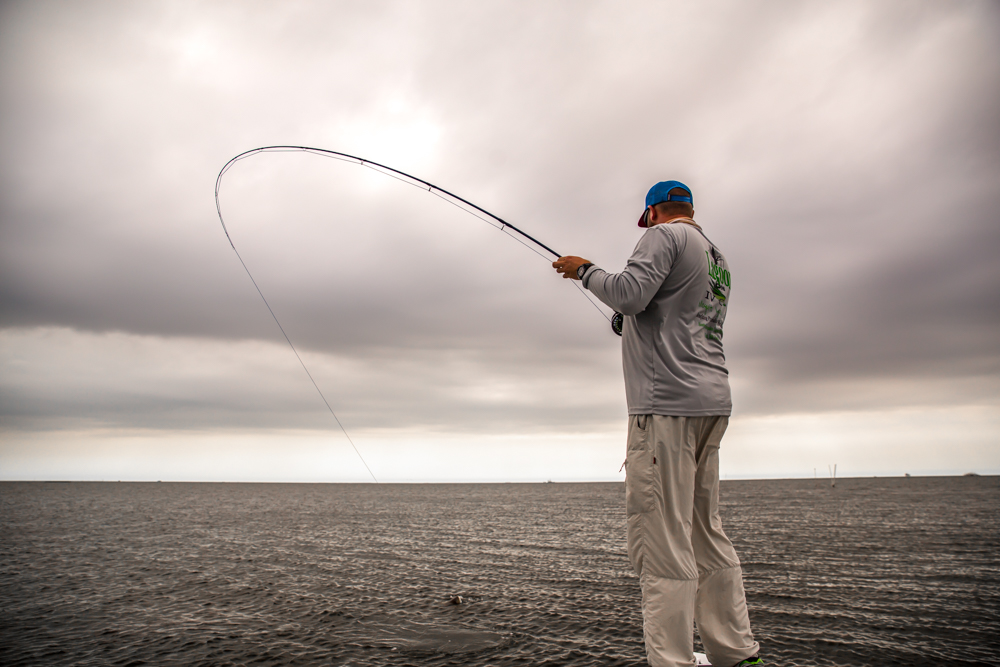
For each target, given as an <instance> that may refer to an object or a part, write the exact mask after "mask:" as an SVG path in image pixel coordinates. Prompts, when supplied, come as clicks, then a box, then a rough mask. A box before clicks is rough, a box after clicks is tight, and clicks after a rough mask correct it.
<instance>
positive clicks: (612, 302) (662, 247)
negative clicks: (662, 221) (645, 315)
mask: <svg viewBox="0 0 1000 667" xmlns="http://www.w3.org/2000/svg"><path fill="white" fill-rule="evenodd" d="M662 226H663V227H667V225H662ZM659 227H661V225H657V226H656V227H653V228H651V229H648V230H646V233H645V234H643V235H642V238H641V239H639V243H638V244H636V246H635V250H634V251H633V252H632V256H631V257H630V258H629V260H628V263H627V264H626V265H625V269H624V270H623V271H622V272H621V273H608V272H607V271H605V270H604V269H601V268H600V267H598V266H592V267H590V268H589V269H587V272H586V273H585V274H584V275H583V286H584V287H585V288H587V289H588V290H590V291H591V292H593V294H594V296H596V297H597V298H598V299H600V300H601V301H602V302H604V303H605V304H607V305H608V306H610V307H611V308H614V309H615V310H616V311H618V312H620V313H622V314H624V315H637V314H639V313H641V312H642V311H644V310H645V309H646V306H647V305H649V302H650V301H651V300H652V298H653V297H654V296H655V295H656V292H657V291H658V290H659V289H660V286H661V285H662V284H663V281H664V280H665V279H666V277H667V274H668V273H670V268H671V267H672V266H673V264H674V258H675V257H676V256H677V239H676V238H675V236H674V234H673V230H670V229H659Z"/></svg>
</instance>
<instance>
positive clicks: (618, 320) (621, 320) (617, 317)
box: [611, 311, 625, 336]
mask: <svg viewBox="0 0 1000 667" xmlns="http://www.w3.org/2000/svg"><path fill="white" fill-rule="evenodd" d="M624 324H625V316H624V315H622V314H621V313H619V312H617V311H616V312H615V314H614V315H612V316H611V330H612V331H614V332H615V333H616V334H618V335H619V336H621V335H622V325H624Z"/></svg>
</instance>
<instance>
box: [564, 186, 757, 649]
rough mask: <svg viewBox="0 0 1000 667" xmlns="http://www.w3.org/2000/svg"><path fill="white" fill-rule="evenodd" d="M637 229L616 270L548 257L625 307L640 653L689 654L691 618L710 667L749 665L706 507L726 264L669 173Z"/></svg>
mask: <svg viewBox="0 0 1000 667" xmlns="http://www.w3.org/2000/svg"><path fill="white" fill-rule="evenodd" d="M639 226H640V227H643V228H645V229H646V231H645V233H644V234H643V235H642V238H641V239H640V240H639V243H638V244H637V245H636V247H635V251H634V252H633V253H632V257H631V258H629V260H628V264H627V265H626V266H625V269H624V270H623V271H622V272H621V273H608V272H607V271H604V270H603V269H601V268H599V267H597V266H596V265H594V264H593V263H592V262H590V261H588V260H586V259H582V258H580V257H575V256H566V257H560V258H559V259H558V260H556V261H555V262H553V263H552V266H553V267H554V268H555V269H556V271H557V272H559V273H561V274H562V276H563V278H571V279H574V280H581V281H582V282H583V286H584V287H585V288H587V289H588V290H590V291H591V292H593V293H594V295H596V296H597V298H598V299H600V300H601V301H603V302H604V303H606V304H607V305H608V306H610V307H611V308H614V309H615V310H616V311H619V312H621V313H623V314H624V315H625V320H624V323H623V327H622V329H623V331H622V365H623V366H624V370H625V394H626V398H627V399H628V414H629V422H628V452H627V458H626V460H625V505H626V512H625V513H626V516H627V521H628V530H627V533H628V556H629V560H630V561H631V563H632V567H633V568H634V569H635V572H636V574H638V575H639V585H640V587H641V589H642V618H643V636H644V639H645V643H646V657H647V660H648V662H649V664H650V665H652V666H653V667H675V666H680V665H693V664H694V647H693V636H692V629H693V627H694V623H697V625H698V632H699V634H700V636H701V641H702V643H703V644H704V646H705V652H706V654H707V657H708V659H709V661H710V662H711V663H712V664H713V665H715V666H716V667H731V666H734V665H735V666H736V667H745V666H746V665H762V664H763V662H762V661H761V660H760V659H759V658H758V656H757V654H758V650H759V648H760V646H759V644H758V643H757V642H756V641H754V638H753V634H752V633H751V631H750V619H749V616H748V614H747V604H746V597H745V594H744V592H743V572H742V570H741V568H740V560H739V558H738V557H737V555H736V550H735V549H733V545H732V543H731V542H730V541H729V538H728V537H726V534H725V533H724V532H723V531H722V521H721V519H720V517H719V443H720V441H721V440H722V435H723V433H725V432H726V427H727V426H728V424H729V415H730V413H731V412H732V399H731V396H730V390H729V373H728V371H727V370H726V360H725V355H724V354H723V351H722V326H723V323H724V322H725V319H726V308H727V306H728V304H729V292H730V283H731V276H730V273H729V265H728V264H727V262H726V258H725V257H724V256H723V255H722V253H721V252H719V249H718V248H717V247H716V246H715V244H713V243H712V242H711V241H709V240H708V237H706V236H705V235H704V233H703V232H702V230H701V227H700V226H699V225H698V223H696V222H695V221H694V201H693V197H692V194H691V189H690V188H689V187H687V186H686V185H684V184H683V183H681V182H680V181H663V182H661V183H657V184H656V185H654V186H653V187H652V188H650V190H649V192H648V193H647V194H646V209H645V211H643V214H642V217H641V218H639Z"/></svg>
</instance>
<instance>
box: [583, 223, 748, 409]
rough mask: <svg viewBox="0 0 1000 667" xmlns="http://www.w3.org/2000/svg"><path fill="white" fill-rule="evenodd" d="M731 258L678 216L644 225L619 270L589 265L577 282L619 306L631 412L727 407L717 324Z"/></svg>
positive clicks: (723, 311)
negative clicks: (728, 259) (656, 223)
mask: <svg viewBox="0 0 1000 667" xmlns="http://www.w3.org/2000/svg"><path fill="white" fill-rule="evenodd" d="M730 282H731V277H730V273H729V265H728V264H727V263H726V258H725V257H723V255H722V253H721V252H719V249H718V248H716V247H715V246H714V245H713V244H712V243H711V241H709V240H708V239H707V238H706V237H705V236H704V235H703V234H702V233H701V231H700V230H699V229H697V228H696V227H694V226H692V225H689V224H685V223H682V222H676V221H675V222H673V223H671V224H659V225H656V226H654V227H651V228H649V229H647V230H646V232H645V233H644V234H643V235H642V238H641V239H640V240H639V243H638V244H637V245H636V246H635V251H634V252H633V253H632V257H630V258H629V260H628V264H627V265H626V266H625V270H624V271H622V272H621V273H608V272H607V271H604V270H603V269H600V268H598V267H597V266H592V267H590V269H588V270H587V272H586V273H585V274H584V276H583V286H584V287H586V288H587V289H589V290H590V291H591V292H593V293H594V295H595V296H596V297H597V298H598V299H600V300H601V301H603V302H604V303H606V304H607V305H609V306H611V307H612V308H614V309H615V310H617V311H619V312H621V313H623V314H624V315H625V316H626V317H625V322H624V327H623V331H622V365H623V366H624V370H625V395H626V398H627V399H628V412H629V414H630V415H648V414H654V415H668V416H678V417H684V416H701V415H728V414H730V413H731V412H732V398H731V394H730V391H729V372H728V371H727V370H726V357H725V354H724V353H723V351H722V325H723V322H724V321H725V319H726V306H727V304H728V303H729V290H730Z"/></svg>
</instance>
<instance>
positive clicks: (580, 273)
mask: <svg viewBox="0 0 1000 667" xmlns="http://www.w3.org/2000/svg"><path fill="white" fill-rule="evenodd" d="M593 265H594V263H593V262H587V263H586V264H581V265H580V266H579V267H577V269H576V277H577V278H579V279H580V280H583V277H584V276H585V275H586V274H587V270H588V269H589V268H590V267H592V266H593Z"/></svg>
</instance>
